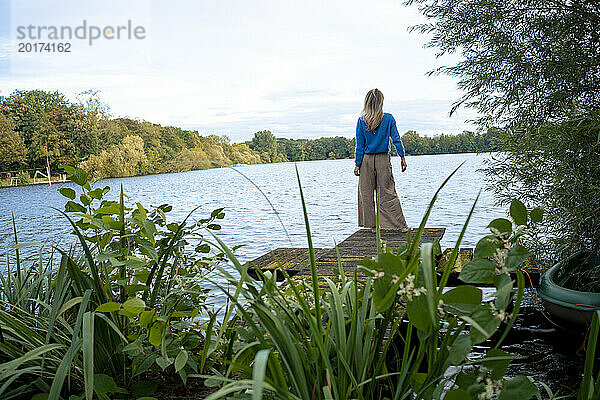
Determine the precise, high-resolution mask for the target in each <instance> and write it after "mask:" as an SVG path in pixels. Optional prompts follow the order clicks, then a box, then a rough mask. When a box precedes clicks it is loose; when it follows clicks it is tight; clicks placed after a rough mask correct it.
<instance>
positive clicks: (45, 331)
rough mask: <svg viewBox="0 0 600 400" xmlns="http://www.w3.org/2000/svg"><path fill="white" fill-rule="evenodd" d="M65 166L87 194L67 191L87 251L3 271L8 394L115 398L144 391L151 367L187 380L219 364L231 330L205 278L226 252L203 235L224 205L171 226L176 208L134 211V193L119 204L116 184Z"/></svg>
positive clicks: (3, 367) (2, 368)
mask: <svg viewBox="0 0 600 400" xmlns="http://www.w3.org/2000/svg"><path fill="white" fill-rule="evenodd" d="M62 167H63V168H64V169H65V171H66V172H67V173H69V174H70V179H71V181H72V182H74V183H75V184H76V185H78V187H79V190H80V193H77V192H76V191H75V190H74V189H72V188H68V187H64V188H61V189H59V191H60V193H61V194H62V195H63V196H65V197H66V198H67V199H68V201H67V203H66V205H65V209H64V211H60V210H59V211H60V212H61V213H62V214H63V215H64V216H65V218H66V219H67V220H68V221H69V223H70V224H71V226H72V228H73V233H74V235H75V236H76V237H77V239H78V246H77V247H76V248H73V249H72V250H70V251H65V250H63V249H56V251H57V252H58V253H59V255H60V267H59V268H58V269H56V270H55V269H53V268H51V267H46V268H42V264H41V261H40V263H39V264H37V265H32V266H31V267H28V268H26V269H24V268H23V267H22V266H21V263H20V260H19V257H18V253H17V267H16V271H10V270H9V271H8V272H7V274H6V275H5V276H4V277H3V278H2V279H3V281H2V284H3V287H2V290H3V292H2V298H1V299H0V300H1V302H0V332H1V333H2V339H3V340H2V341H0V342H1V343H0V376H1V377H2V382H6V384H3V385H1V386H0V396H2V397H3V398H5V396H13V395H14V396H16V395H17V394H18V393H20V394H21V395H22V394H23V393H27V392H29V393H36V392H42V393H47V394H48V398H51V399H58V398H59V397H60V396H61V395H63V394H64V393H71V394H72V393H83V394H82V396H81V397H85V398H87V399H92V398H93V397H94V394H95V395H96V396H97V397H98V398H101V399H106V398H108V396H109V395H110V396H111V397H113V396H125V393H129V394H128V395H134V394H135V392H136V390H134V389H135V387H134V386H133V384H134V383H136V382H140V381H143V380H144V379H146V377H147V376H148V375H149V374H150V375H151V376H153V377H154V378H156V377H158V376H160V374H161V373H163V371H164V373H170V374H178V375H179V376H180V377H181V379H182V380H183V382H186V380H187V377H188V375H189V374H191V373H194V374H195V373H202V372H203V371H205V370H210V368H212V366H213V364H214V362H215V359H216V356H215V355H214V352H215V351H218V346H219V341H220V340H223V339H225V338H227V337H229V336H228V335H230V333H229V332H230V331H229V330H228V326H227V323H226V322H227V321H221V322H218V321H217V313H218V310H214V309H213V308H214V307H213V303H212V302H211V301H210V299H209V298H208V289H207V288H206V285H205V284H204V283H206V278H207V275H208V274H209V273H210V272H211V271H212V270H213V268H214V267H213V266H214V265H217V264H218V263H219V257H220V256H219V255H218V254H217V255H214V254H210V253H209V252H210V251H211V247H210V245H209V244H208V243H206V241H204V240H203V238H202V235H201V233H200V232H201V231H202V230H204V229H208V230H218V229H220V226H219V225H218V223H217V222H218V220H220V219H222V218H223V217H224V213H223V210H222V209H217V210H215V211H213V212H212V213H211V215H210V217H208V218H205V219H201V220H199V221H197V222H196V223H191V222H190V216H191V214H192V213H190V214H188V216H187V217H186V218H185V219H184V220H183V221H182V222H180V223H174V222H169V221H168V219H167V213H168V212H169V211H171V206H169V205H161V206H159V207H155V208H154V209H152V210H147V209H146V208H144V207H143V206H142V205H141V204H140V203H135V206H133V207H130V206H127V205H126V203H125V197H126V196H125V194H124V193H123V189H122V188H121V193H120V195H119V200H118V201H113V200H107V199H105V198H104V196H105V195H106V194H107V193H108V192H109V187H104V188H100V187H98V188H94V187H93V185H92V184H91V183H90V182H89V181H88V176H87V173H86V172H85V171H84V170H82V169H79V168H73V167H70V166H62ZM192 212H193V211H192ZM17 251H18V249H17ZM15 299H17V300H18V299H21V300H22V301H20V302H19V301H16V300H15ZM216 329H218V330H219V335H218V337H215V335H213V330H216ZM32 378H33V379H32ZM65 382H67V383H68V385H67V386H66V387H65ZM140 386H144V385H143V384H142V385H139V384H137V386H136V387H138V388H139V387H140ZM147 386H148V387H151V386H152V385H151V384H148V385H147ZM130 391H131V392H130ZM137 392H139V390H137ZM147 394H148V393H146V395H147ZM6 398H9V397H6Z"/></svg>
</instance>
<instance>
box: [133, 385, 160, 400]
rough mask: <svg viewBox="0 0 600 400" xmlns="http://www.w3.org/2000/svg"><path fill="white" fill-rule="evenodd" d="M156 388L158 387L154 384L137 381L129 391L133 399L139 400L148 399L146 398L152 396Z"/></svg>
mask: <svg viewBox="0 0 600 400" xmlns="http://www.w3.org/2000/svg"><path fill="white" fill-rule="evenodd" d="M157 388H158V385H157V384H156V382H152V381H146V380H144V381H137V382H135V383H134V384H132V385H131V387H130V390H131V395H132V396H133V398H135V399H137V400H139V399H141V398H149V397H148V396H152V395H153V394H154V392H156V389H157Z"/></svg>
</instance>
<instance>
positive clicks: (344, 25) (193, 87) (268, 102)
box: [0, 0, 472, 141]
mask: <svg viewBox="0 0 600 400" xmlns="http://www.w3.org/2000/svg"><path fill="white" fill-rule="evenodd" d="M83 19H86V20H87V21H88V23H90V24H96V25H110V24H120V23H122V22H123V21H125V22H126V21H127V20H129V19H130V20H132V21H133V22H134V23H135V24H140V25H143V26H144V27H145V28H146V31H147V37H146V39H144V40H139V41H127V40H121V41H112V42H111V41H98V42H97V43H95V44H94V45H93V46H88V45H87V44H82V43H74V44H73V47H74V49H73V52H72V53H71V54H68V55H65V54H52V53H50V54H25V55H23V54H18V53H16V52H15V50H16V43H15V41H14V40H15V29H16V26H17V25H23V24H39V25H44V24H45V25H50V24H54V25H59V24H80V23H81V21H82V20H83ZM420 21H422V17H420V16H419V14H418V13H417V12H416V10H415V9H413V8H407V7H404V6H402V5H401V2H399V1H395V0H394V1H392V0H385V1H378V2H369V1H341V0H335V1H325V2H316V1H315V2H311V1H309V2H287V1H276V0H270V1H267V0H260V1H252V2H249V1H243V0H233V1H227V2H214V1H199V2H197V1H191V0H190V1H179V2H159V1H150V0H132V1H128V2H122V1H117V0H108V1H102V2H98V1H90V2H80V1H74V0H70V1H66V2H62V3H61V6H60V7H58V6H56V2H54V1H49V0H44V1H31V0H18V1H17V0H14V1H12V2H11V33H12V38H7V37H0V39H2V40H3V42H4V43H7V42H6V41H7V40H9V39H12V42H10V51H11V63H12V70H11V72H10V73H2V72H1V70H0V73H2V75H1V76H0V85H1V86H0V87H2V89H3V93H2V94H7V93H9V92H10V91H12V90H14V89H33V88H40V89H45V90H59V91H62V92H65V93H66V94H67V95H68V96H69V97H71V98H74V97H75V95H76V94H77V93H78V92H80V91H83V90H86V89H90V88H93V89H98V90H100V91H101V95H102V96H103V98H104V100H105V101H107V102H108V104H109V105H110V106H111V109H112V112H113V113H114V114H115V115H119V116H130V117H136V118H143V119H147V120H150V121H153V122H159V123H162V124H170V125H178V126H184V127H190V128H197V129H200V130H201V131H210V132H215V133H222V134H229V135H230V136H231V137H232V139H233V140H238V141H240V140H246V139H248V138H250V137H251V136H252V134H253V132H255V131H256V130H260V129H270V130H272V131H274V132H276V133H277V134H280V135H282V136H287V137H315V136H335V135H344V136H352V135H353V134H354V133H353V129H354V124H355V120H356V117H357V114H358V112H359V111H360V108H361V102H362V98H363V95H364V92H366V90H368V89H370V88H372V87H379V88H380V89H382V90H383V92H384V93H385V95H386V110H387V111H390V112H392V113H394V115H395V116H396V120H397V121H398V125H399V129H400V130H401V131H402V130H408V129H415V130H417V131H419V132H422V133H425V134H433V133H438V132H442V131H444V132H448V133H456V132H460V131H462V130H463V129H469V128H472V127H470V126H469V125H468V124H465V123H464V119H465V118H466V116H467V115H468V114H463V115H462V116H457V117H454V118H451V119H450V118H448V117H447V113H448V110H449V109H450V105H451V102H452V100H453V99H455V98H457V97H458V96H459V93H458V92H457V90H456V89H455V82H454V81H453V80H452V79H450V78H448V77H426V76H425V73H426V72H427V71H428V70H431V69H433V68H435V67H436V66H439V65H440V61H439V60H436V59H435V56H434V52H433V51H432V50H427V49H424V48H423V44H424V43H425V40H426V38H424V37H422V36H420V35H418V34H416V33H414V34H409V33H408V32H407V28H408V26H410V25H412V24H415V23H418V22H420ZM76 45H77V46H76ZM5 46H7V45H6V44H5ZM75 50H76V51H75ZM450 61H452V60H450Z"/></svg>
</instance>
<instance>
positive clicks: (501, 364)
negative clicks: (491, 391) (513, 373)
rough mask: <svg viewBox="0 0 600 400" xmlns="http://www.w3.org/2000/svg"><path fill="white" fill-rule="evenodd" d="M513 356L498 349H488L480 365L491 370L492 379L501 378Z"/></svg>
mask: <svg viewBox="0 0 600 400" xmlns="http://www.w3.org/2000/svg"><path fill="white" fill-rule="evenodd" d="M513 358H514V356H513V355H512V354H510V353H507V352H505V351H503V350H500V349H489V350H488V352H487V354H486V355H485V357H484V359H483V360H482V361H481V365H483V366H484V367H486V368H487V369H489V370H490V371H492V375H491V378H492V379H493V380H498V379H502V377H503V376H504V374H506V370H507V369H508V365H509V364H510V362H511V360H512V359H513Z"/></svg>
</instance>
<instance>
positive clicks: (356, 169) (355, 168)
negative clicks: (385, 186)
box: [354, 167, 360, 176]
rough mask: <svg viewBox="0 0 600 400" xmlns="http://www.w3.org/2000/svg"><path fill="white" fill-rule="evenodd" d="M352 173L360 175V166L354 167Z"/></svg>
mask: <svg viewBox="0 0 600 400" xmlns="http://www.w3.org/2000/svg"><path fill="white" fill-rule="evenodd" d="M354 175H356V176H359V175H360V167H354Z"/></svg>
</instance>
